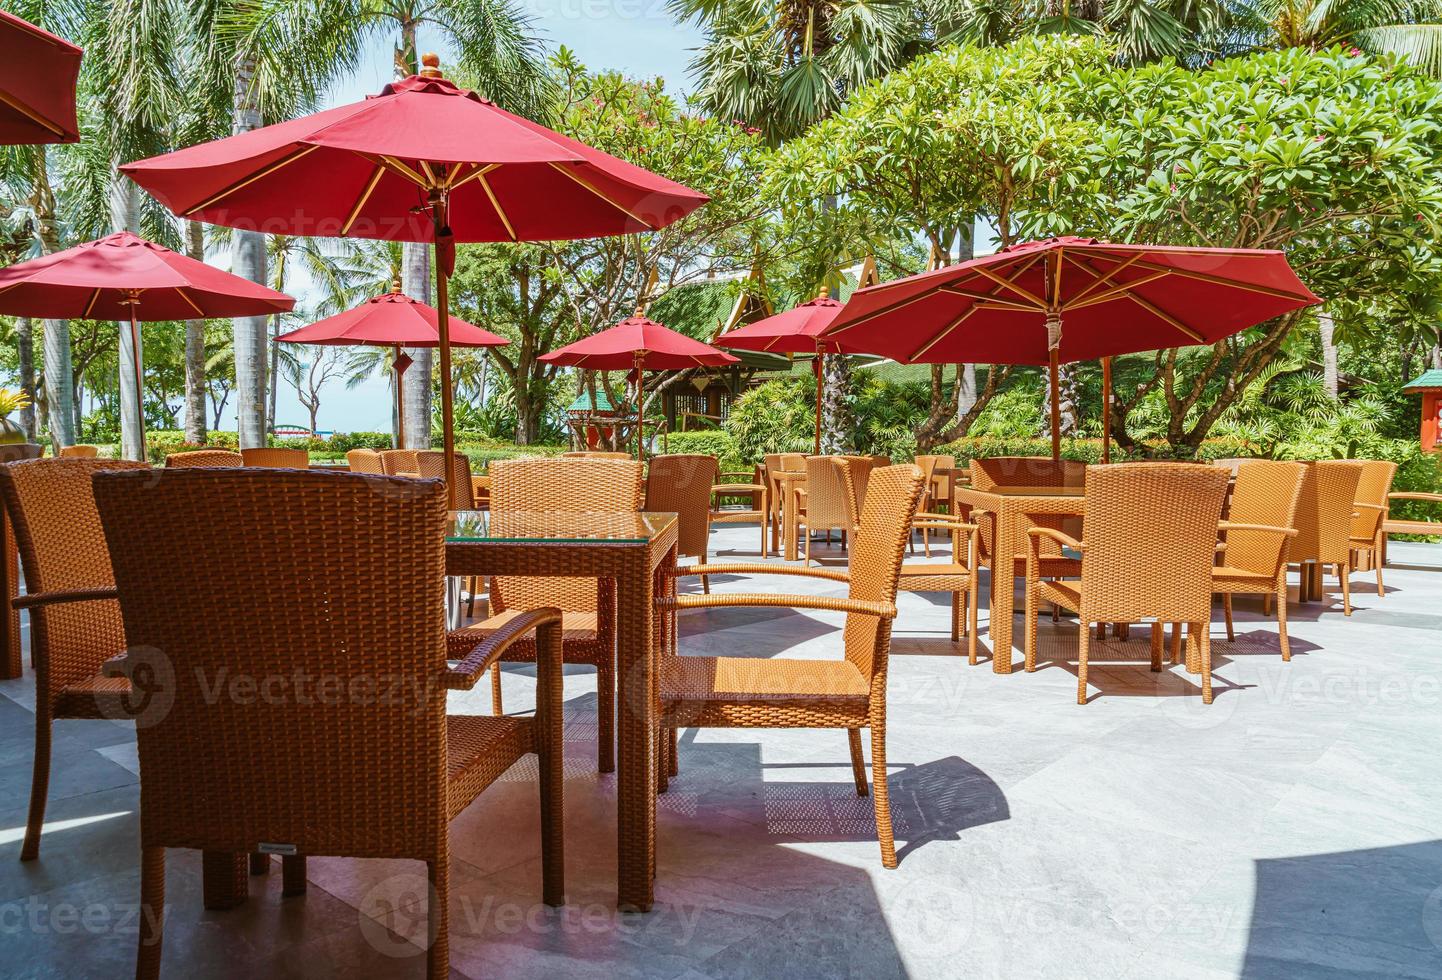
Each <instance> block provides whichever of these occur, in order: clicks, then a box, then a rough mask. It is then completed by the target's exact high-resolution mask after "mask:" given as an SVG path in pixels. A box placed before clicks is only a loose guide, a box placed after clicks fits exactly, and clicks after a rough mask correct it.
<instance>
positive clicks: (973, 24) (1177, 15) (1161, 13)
mask: <svg viewBox="0 0 1442 980" xmlns="http://www.w3.org/2000/svg"><path fill="white" fill-rule="evenodd" d="M937 4H938V6H937V13H936V17H937V20H938V23H940V24H941V25H942V27H941V31H940V34H941V36H942V40H944V41H957V42H962V43H972V44H981V45H1003V44H1008V43H1010V42H1011V41H1013V40H1015V39H1016V38H1018V37H1021V36H1023V35H1026V34H1105V35H1107V36H1108V37H1109V38H1110V39H1111V41H1112V43H1113V44H1115V45H1116V50H1117V56H1118V57H1119V58H1120V59H1121V60H1123V61H1126V62H1131V63H1136V62H1145V61H1155V60H1157V59H1158V58H1166V57H1172V58H1177V59H1178V60H1181V61H1196V60H1200V58H1201V57H1203V56H1205V55H1210V54H1214V53H1216V52H1218V51H1221V50H1227V49H1230V48H1232V47H1235V46H1236V45H1235V43H1234V42H1232V43H1229V36H1228V32H1229V30H1230V29H1231V27H1232V13H1231V10H1230V9H1229V8H1230V7H1231V4H1229V3H1226V2H1223V0H1043V2H1041V3H1037V2H1035V0H937Z"/></svg>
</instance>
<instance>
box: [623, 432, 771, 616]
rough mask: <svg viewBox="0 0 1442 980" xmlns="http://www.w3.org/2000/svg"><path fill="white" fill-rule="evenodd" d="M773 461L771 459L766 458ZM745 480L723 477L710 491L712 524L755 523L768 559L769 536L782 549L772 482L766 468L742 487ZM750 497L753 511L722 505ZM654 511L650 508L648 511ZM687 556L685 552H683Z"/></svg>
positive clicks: (757, 471) (763, 552)
mask: <svg viewBox="0 0 1442 980" xmlns="http://www.w3.org/2000/svg"><path fill="white" fill-rule="evenodd" d="M766 458H767V459H770V458H771V457H769V456H768V457H766ZM727 477H737V478H739V479H738V480H737V481H735V482H733V481H731V480H727V479H726V478H727ZM745 478H746V474H745V473H720V474H718V479H720V480H722V481H724V482H719V483H716V484H715V485H714V486H712V487H711V496H712V500H713V501H714V505H711V523H712V524H713V525H715V524H750V523H752V522H753V521H754V522H755V523H756V524H757V525H758V526H759V527H760V528H761V552H760V554H761V557H762V558H765V557H766V556H767V555H769V554H770V553H771V551H772V550H774V549H772V548H768V547H767V544H766V540H767V535H768V533H769V535H770V537H771V538H772V543H773V544H774V545H778V546H779V542H776V541H775V538H776V534H777V530H778V528H779V527H780V524H779V522H777V521H776V515H775V513H774V507H773V505H772V502H771V489H770V483H771V481H770V479H769V478H768V477H767V476H766V474H765V471H764V469H763V468H761V467H758V468H757V469H756V470H755V471H754V472H753V474H752V478H751V482H749V483H742V482H740V480H744V479H745ZM741 497H747V498H750V500H751V506H750V507H744V508H740V507H725V506H722V501H724V500H726V499H728V498H729V499H738V498H741ZM647 509H648V510H649V509H651V508H650V507H648V508H647ZM683 553H684V552H683ZM703 584H705V587H706V589H707V591H710V585H709V580H703Z"/></svg>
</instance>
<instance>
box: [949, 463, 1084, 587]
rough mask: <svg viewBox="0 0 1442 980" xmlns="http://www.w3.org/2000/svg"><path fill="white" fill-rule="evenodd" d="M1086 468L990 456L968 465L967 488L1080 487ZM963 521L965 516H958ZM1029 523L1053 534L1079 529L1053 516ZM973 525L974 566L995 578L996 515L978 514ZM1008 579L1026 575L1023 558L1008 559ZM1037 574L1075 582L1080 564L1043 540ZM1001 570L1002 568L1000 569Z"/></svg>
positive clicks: (1038, 517) (1072, 522)
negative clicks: (1049, 530)
mask: <svg viewBox="0 0 1442 980" xmlns="http://www.w3.org/2000/svg"><path fill="white" fill-rule="evenodd" d="M1086 477H1087V465H1086V464H1085V463H1079V462H1076V461H1075V460H1070V459H1062V460H1055V459H1051V458H1050V457H1041V456H1035V457H1034V456H993V457H990V458H987V459H975V460H972V463H971V485H972V487H974V488H975V489H977V490H982V491H991V490H995V489H996V488H997V487H1006V486H1014V487H1084V486H1086ZM962 516H963V517H966V516H967V515H966V514H964V513H963V514H962ZM1031 520H1032V522H1033V523H1034V524H1035V525H1036V526H1038V527H1049V528H1052V529H1054V530H1057V531H1063V532H1071V531H1076V530H1078V529H1079V522H1078V521H1077V520H1076V519H1075V518H1072V517H1062V516H1059V515H1053V514H1038V515H1036V516H1035V517H1033V518H1032V519H1031ZM973 523H975V524H976V525H977V528H978V531H977V546H978V550H977V566H978V567H979V568H989V569H991V571H992V574H993V575H994V574H996V558H995V555H994V554H993V552H994V551H995V550H996V515H994V514H987V513H983V514H978V515H977V516H976V518H975V519H974V520H973ZM1011 557H1012V575H1013V576H1017V575H1025V574H1026V558H1027V556H1026V554H1025V553H1022V554H1017V555H1012V556H1011ZM1040 560H1041V564H1040V566H1039V568H1040V573H1041V575H1042V577H1043V578H1075V577H1076V576H1078V575H1080V574H1081V561H1080V560H1079V559H1076V558H1072V557H1070V556H1068V555H1066V554H1063V552H1062V549H1061V546H1060V545H1059V544H1057V543H1056V542H1055V541H1052V540H1049V539H1044V540H1043V541H1042V542H1041V543H1040ZM1002 567H1005V566H1002Z"/></svg>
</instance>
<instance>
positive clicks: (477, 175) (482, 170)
mask: <svg viewBox="0 0 1442 980" xmlns="http://www.w3.org/2000/svg"><path fill="white" fill-rule="evenodd" d="M499 166H500V164H499V163H488V164H486V165H485V166H484V167H480V166H478V167H476V169H474V170H472V171H471V172H470V173H468V174H466V175H465V176H464V177H462V178H461V179H460V180H457V181H454V182H453V183H452V184H451V186H450V190H456V189H457V188H459V187H464V186H465V185H466V184H469V183H470V182H471V181H473V180H480V179H481V178H482V177H484V176H485V175H486V174H488V173H490V172H491V171H492V170H495V169H496V168H497V167H499ZM458 172H459V171H458Z"/></svg>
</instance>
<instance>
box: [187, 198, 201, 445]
mask: <svg viewBox="0 0 1442 980" xmlns="http://www.w3.org/2000/svg"><path fill="white" fill-rule="evenodd" d="M185 254H186V255H188V256H190V257H191V258H192V259H195V260H196V261H197V262H204V261H205V231H204V229H202V227H201V224H200V222H198V221H187V222H186V223H185ZM185 441H186V442H188V443H192V444H193V445H196V446H203V445H205V321H204V320H186V321H185Z"/></svg>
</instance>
